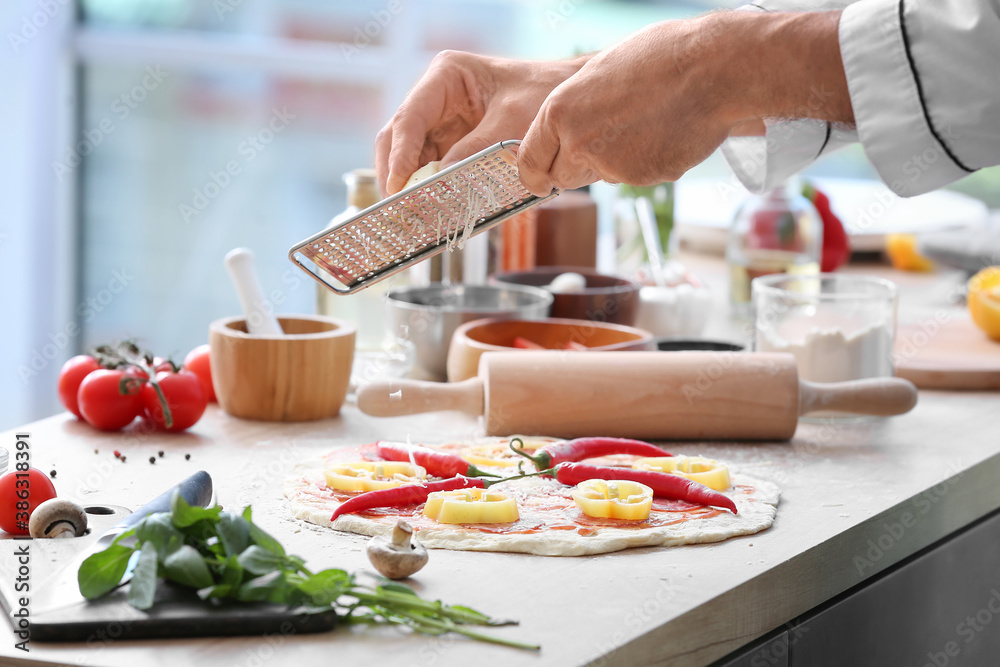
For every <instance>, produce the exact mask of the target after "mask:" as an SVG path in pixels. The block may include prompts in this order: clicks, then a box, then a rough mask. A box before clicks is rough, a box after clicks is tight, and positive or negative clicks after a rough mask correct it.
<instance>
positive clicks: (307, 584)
mask: <svg viewBox="0 0 1000 667" xmlns="http://www.w3.org/2000/svg"><path fill="white" fill-rule="evenodd" d="M353 585H354V578H353V577H352V576H351V575H349V574H348V573H347V572H345V571H344V570H334V569H331V570H323V571H322V572H317V573H316V574H314V575H313V576H311V577H307V578H306V579H305V580H304V581H302V582H301V583H299V584H298V589H299V590H300V591H302V592H303V593H305V594H306V595H307V596H309V602H310V603H312V604H314V605H318V606H325V605H330V604H333V603H334V602H336V601H337V598H339V597H340V596H341V595H343V594H344V593H346V592H348V591H349V590H350V588H351V586H353Z"/></svg>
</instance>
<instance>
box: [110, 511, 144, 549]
mask: <svg viewBox="0 0 1000 667" xmlns="http://www.w3.org/2000/svg"><path fill="white" fill-rule="evenodd" d="M142 521H145V517H143V519H142ZM142 521H139V523H138V524H136V525H134V526H132V527H131V528H129V529H128V530H126V531H125V532H124V533H121V534H120V535H118V536H117V537H116V538H115V539H114V541H113V542H112V543H111V544H112V545H114V544H118V543H119V542H121V541H122V540H125V539H128V538H130V537H133V536H134V535H135V529H136V528H138V527H139V525H140V524H141V523H142ZM109 546H110V545H109Z"/></svg>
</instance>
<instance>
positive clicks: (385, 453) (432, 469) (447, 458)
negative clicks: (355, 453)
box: [375, 441, 499, 477]
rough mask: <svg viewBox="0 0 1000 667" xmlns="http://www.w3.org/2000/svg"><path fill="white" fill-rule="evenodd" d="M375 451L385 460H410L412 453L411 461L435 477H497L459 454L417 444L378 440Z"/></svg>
mask: <svg viewBox="0 0 1000 667" xmlns="http://www.w3.org/2000/svg"><path fill="white" fill-rule="evenodd" d="M375 451H376V452H377V453H378V455H379V456H381V457H382V458H383V459H385V460H386V461H410V460H411V458H410V454H412V455H413V458H412V461H413V462H414V463H416V464H417V465H418V466H421V467H422V468H424V469H425V470H426V471H427V473H428V474H430V475H434V476H435V477H454V476H456V475H465V476H466V477H499V475H494V474H493V473H489V472H483V471H482V470H480V469H479V468H477V467H476V466H474V465H472V464H471V463H469V462H468V461H466V460H465V459H463V458H462V457H461V456H456V455H454V454H445V453H444V452H436V451H434V450H433V449H429V448H427V447H421V446H419V445H404V444H402V443H393V442H382V441H379V442H376V443H375Z"/></svg>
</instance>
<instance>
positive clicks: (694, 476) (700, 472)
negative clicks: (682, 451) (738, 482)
mask: <svg viewBox="0 0 1000 667" xmlns="http://www.w3.org/2000/svg"><path fill="white" fill-rule="evenodd" d="M632 467H633V468H634V469H636V470H659V471H660V472H670V473H673V474H675V475H680V476H681V477H686V478H687V479H690V480H691V481H693V482H698V483H699V484H704V485H705V486H707V487H708V488H710V489H714V490H716V491H725V490H726V489H728V488H729V487H730V486H731V482H730V480H729V468H727V467H726V464H725V463H719V462H718V461H714V460H712V459H706V458H704V457H701V456H657V457H653V458H643V459H637V460H636V461H635V462H634V463H633V464H632Z"/></svg>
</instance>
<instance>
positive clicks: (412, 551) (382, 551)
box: [367, 519, 427, 579]
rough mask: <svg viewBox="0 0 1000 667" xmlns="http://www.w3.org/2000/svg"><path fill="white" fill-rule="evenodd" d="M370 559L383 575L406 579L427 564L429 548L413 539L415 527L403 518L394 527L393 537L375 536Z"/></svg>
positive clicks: (370, 542)
mask: <svg viewBox="0 0 1000 667" xmlns="http://www.w3.org/2000/svg"><path fill="white" fill-rule="evenodd" d="M367 551H368V560H370V561H371V562H372V565H374V566H375V569H376V570H378V571H379V573H380V574H381V575H382V576H383V577H388V578H389V579H405V578H406V577H408V576H410V575H411V574H413V573H414V572H416V571H417V570H419V569H420V568H422V567H423V566H424V565H426V564H427V549H425V548H424V546H423V545H422V544H420V543H418V542H415V541H413V528H412V527H411V526H410V524H408V523H406V522H405V521H403V520H402V519H400V520H399V521H397V522H396V525H395V526H393V528H392V539H391V540H387V539H386V538H384V537H373V538H372V539H371V540H370V541H369V542H368V550H367Z"/></svg>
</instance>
